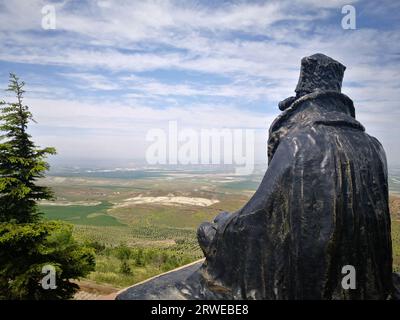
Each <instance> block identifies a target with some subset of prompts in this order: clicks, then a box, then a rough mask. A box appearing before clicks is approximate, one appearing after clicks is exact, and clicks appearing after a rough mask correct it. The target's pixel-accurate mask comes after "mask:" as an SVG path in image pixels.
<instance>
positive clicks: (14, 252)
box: [0, 221, 95, 300]
mask: <svg viewBox="0 0 400 320" xmlns="http://www.w3.org/2000/svg"><path fill="white" fill-rule="evenodd" d="M45 265H51V266H53V267H54V268H55V271H56V274H55V275H56V286H57V288H56V289H47V290H46V289H43V288H42V285H41V280H42V279H43V277H44V276H45V274H42V268H43V266H45ZM94 267H95V261H94V250H93V249H92V248H88V247H84V246H81V245H79V244H78V243H77V242H76V241H74V240H73V238H72V226H71V225H68V224H65V223H62V222H54V221H51V222H37V223H26V224H16V223H0V299H34V300H37V299H66V298H71V297H72V296H73V294H74V293H75V292H76V290H77V289H78V286H77V285H76V284H74V283H71V282H70V279H79V278H81V277H85V276H87V275H88V273H89V272H90V271H92V270H94Z"/></svg>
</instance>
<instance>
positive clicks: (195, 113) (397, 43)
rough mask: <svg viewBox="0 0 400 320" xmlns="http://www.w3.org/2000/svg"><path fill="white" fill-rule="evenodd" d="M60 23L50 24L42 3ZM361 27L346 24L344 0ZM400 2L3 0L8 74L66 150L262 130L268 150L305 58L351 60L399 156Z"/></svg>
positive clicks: (118, 150) (364, 103) (357, 96)
mask: <svg viewBox="0 0 400 320" xmlns="http://www.w3.org/2000/svg"><path fill="white" fill-rule="evenodd" d="M47 4H51V5H54V7H55V9H56V29H55V30H44V29H43V28H42V27H41V20H42V18H43V14H42V12H41V10H42V8H43V6H45V5H47ZM346 4H351V5H353V6H354V7H355V8H356V18H357V20H356V29H355V30H344V29H343V28H342V26H341V20H342V17H343V14H342V13H341V9H342V6H343V5H346ZM399 30H400V2H399V1H394V0H393V1H379V2H377V1H350V0H346V1H341V0H337V1H317V0H303V1H300V0H290V1H289V0H282V1H169V0H164V1H107V0H102V1H67V0H64V1H41V0H32V1H5V0H0V44H1V47H0V48H1V49H0V85H1V86H2V87H6V83H7V78H8V73H9V72H15V73H17V74H18V75H19V76H20V77H21V78H22V79H23V80H25V82H26V83H27V86H26V89H27V91H28V92H27V95H26V102H27V103H28V104H29V106H30V107H31V110H32V112H33V113H34V116H35V118H36V120H37V122H38V124H35V125H33V126H32V129H31V130H32V134H33V135H34V138H35V139H36V141H37V142H38V143H39V144H41V145H51V146H55V147H56V148H57V149H58V156H57V158H58V159H141V158H143V157H144V154H145V150H146V147H147V146H148V142H146V141H145V136H146V132H148V130H149V129H151V128H165V127H166V126H167V123H168V120H177V121H178V126H180V127H182V128H194V129H196V130H197V129H201V128H243V129H254V130H256V150H257V154H256V159H257V160H258V161H265V153H266V151H265V150H266V149H265V148H266V139H267V130H268V127H269V125H270V123H271V121H272V120H273V119H274V117H276V115H277V114H278V113H279V110H278V108H277V103H278V102H279V101H280V100H282V99H284V98H286V97H288V96H290V95H292V94H293V90H294V88H295V85H296V83H297V80H298V75H299V66H300V60H301V58H302V57H304V56H307V55H310V54H313V53H317V52H321V53H324V54H327V55H330V56H331V57H333V58H335V59H336V60H339V61H340V62H342V63H343V64H344V65H346V66H347V70H346V73H345V79H344V84H343V90H342V91H343V93H345V94H347V95H349V96H350V97H351V98H352V99H353V100H354V103H355V106H356V115H357V118H358V119H359V120H360V121H361V122H362V123H363V124H364V125H365V126H366V128H367V131H368V132H369V133H370V134H372V135H374V136H376V137H377V138H378V139H379V140H380V141H381V142H382V143H383V145H384V147H385V149H386V152H387V156H388V160H389V163H390V164H399V163H400V148H399V147H400V143H399V138H398V137H399V131H400V130H399V122H400V111H399V101H400V93H399V88H400V80H399V79H400V34H399Z"/></svg>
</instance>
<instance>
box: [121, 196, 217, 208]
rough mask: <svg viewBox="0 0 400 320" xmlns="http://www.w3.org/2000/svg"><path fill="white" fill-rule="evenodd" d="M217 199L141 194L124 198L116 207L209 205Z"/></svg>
mask: <svg viewBox="0 0 400 320" xmlns="http://www.w3.org/2000/svg"><path fill="white" fill-rule="evenodd" d="M218 202H219V200H216V199H207V198H195V197H182V196H178V197H176V196H164V197H143V196H142V195H140V196H138V197H134V198H129V199H125V200H124V202H123V203H120V204H117V205H116V206H115V207H116V208H118V207H119V208H121V207H129V206H131V205H136V204H160V205H165V206H181V205H188V206H199V207H209V206H211V205H213V204H215V203H218Z"/></svg>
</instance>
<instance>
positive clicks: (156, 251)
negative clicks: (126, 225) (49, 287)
mask: <svg viewBox="0 0 400 320" xmlns="http://www.w3.org/2000/svg"><path fill="white" fill-rule="evenodd" d="M120 248H121V246H117V247H107V248H106V249H105V250H104V251H102V252H101V253H99V254H98V255H97V256H96V271H94V272H91V273H90V274H89V276H88V278H89V279H90V280H93V281H96V282H100V283H108V284H112V285H113V286H116V287H126V286H129V285H132V284H134V283H137V282H140V281H143V280H145V279H148V278H150V277H153V276H155V275H157V274H160V273H162V272H166V271H169V270H172V269H175V268H177V267H179V266H182V265H185V264H188V263H190V262H192V261H193V260H194V259H193V256H192V255H190V254H188V253H185V252H182V251H179V250H177V249H176V248H175V247H169V248H154V247H153V248H145V247H133V248H132V247H125V248H124V249H123V251H124V253H123V254H121V249H120ZM126 249H127V250H129V251H130V252H129V253H128V254H127V255H126V252H125V251H126ZM127 256H129V259H124V260H122V261H123V262H122V261H121V259H120V258H122V257H125V258H126V257H127ZM124 268H127V269H128V270H129V272H126V270H125V269H124Z"/></svg>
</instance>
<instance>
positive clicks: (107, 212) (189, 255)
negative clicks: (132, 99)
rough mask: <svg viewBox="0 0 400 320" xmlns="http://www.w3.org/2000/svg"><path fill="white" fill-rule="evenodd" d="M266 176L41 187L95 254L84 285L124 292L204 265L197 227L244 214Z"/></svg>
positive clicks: (93, 175) (395, 206)
mask: <svg viewBox="0 0 400 320" xmlns="http://www.w3.org/2000/svg"><path fill="white" fill-rule="evenodd" d="M264 169H265V168H264ZM264 169H263V168H261V169H260V170H258V171H257V172H256V173H255V174H254V175H251V176H245V177H241V176H235V175H232V174H230V173H227V172H223V171H215V172H210V171H195V170H193V171H189V170H187V171H181V170H180V171H178V170H176V171H173V170H129V171H124V170H115V171H113V170H99V171H96V170H86V171H79V172H71V171H68V172H58V173H57V174H54V175H51V176H48V177H47V178H45V179H44V180H43V181H42V183H43V184H45V185H48V186H50V187H51V188H52V189H53V190H54V191H55V194H56V199H55V201H52V202H43V203H42V204H41V210H42V211H43V212H44V214H45V217H46V218H48V219H59V220H63V221H66V222H68V223H71V224H73V225H74V235H75V238H76V239H77V240H78V241H79V242H82V243H86V244H88V245H90V246H92V247H93V248H94V250H95V251H96V262H97V263H96V270H95V271H94V272H92V273H91V274H90V275H89V276H88V279H86V280H90V281H93V282H96V283H99V284H107V285H112V286H113V287H115V288H123V287H126V286H129V285H132V284H134V283H137V282H140V281H142V280H144V279H146V278H149V277H152V276H154V275H156V274H159V273H162V272H165V271H168V270H170V269H173V268H176V267H178V266H181V265H184V264H187V263H189V262H192V261H195V260H198V259H201V258H202V257H203V255H202V252H201V250H200V248H199V246H198V244H197V240H196V229H197V227H198V226H199V224H200V223H201V222H203V221H210V220H212V219H213V218H214V217H215V216H216V215H217V214H218V213H219V212H220V211H223V210H225V211H230V212H233V211H235V210H237V209H239V208H240V207H241V206H243V205H244V204H245V203H246V202H247V201H248V199H249V198H250V197H251V195H252V194H253V192H254V191H255V190H256V188H257V187H258V185H259V183H260V182H261V179H262V173H263V171H264ZM396 179H397V178H396V177H395V178H394V180H393V179H392V180H390V181H391V185H393V184H396V183H397V180H396ZM396 191H397V189H396ZM390 207H391V212H392V221H393V222H392V234H393V236H392V238H393V253H394V261H393V263H394V268H395V270H397V271H400V209H399V208H400V196H399V195H398V194H396V193H394V194H392V195H391V199H390Z"/></svg>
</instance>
